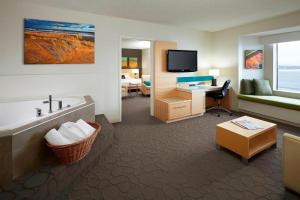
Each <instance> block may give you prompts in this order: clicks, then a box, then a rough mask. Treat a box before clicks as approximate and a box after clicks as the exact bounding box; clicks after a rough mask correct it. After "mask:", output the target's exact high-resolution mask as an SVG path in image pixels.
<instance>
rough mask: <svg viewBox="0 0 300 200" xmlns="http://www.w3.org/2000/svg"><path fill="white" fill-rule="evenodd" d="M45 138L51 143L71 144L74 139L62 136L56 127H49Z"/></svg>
mask: <svg viewBox="0 0 300 200" xmlns="http://www.w3.org/2000/svg"><path fill="white" fill-rule="evenodd" d="M45 139H46V140H47V142H48V143H49V144H52V145H67V144H72V143H74V141H72V140H69V139H68V138H65V137H64V136H62V135H61V134H60V133H59V132H58V131H57V130H56V129H51V130H50V131H49V132H48V133H47V134H46V135H45Z"/></svg>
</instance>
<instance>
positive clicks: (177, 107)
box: [174, 106, 186, 109]
mask: <svg viewBox="0 0 300 200" xmlns="http://www.w3.org/2000/svg"><path fill="white" fill-rule="evenodd" d="M185 107H186V106H176V107H174V108H175V109H179V108H185Z"/></svg>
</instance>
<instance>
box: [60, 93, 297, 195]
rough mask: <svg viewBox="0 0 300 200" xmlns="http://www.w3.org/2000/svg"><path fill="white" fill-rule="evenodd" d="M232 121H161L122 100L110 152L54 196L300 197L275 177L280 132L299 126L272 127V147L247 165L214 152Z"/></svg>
mask: <svg viewBox="0 0 300 200" xmlns="http://www.w3.org/2000/svg"><path fill="white" fill-rule="evenodd" d="M238 116H239V115H238V114H235V116H232V117H230V116H228V115H227V114H222V115H221V117H219V118H218V117H217V116H216V115H214V114H213V113H208V114H205V115H204V116H203V117H198V118H194V119H190V120H185V121H181V122H176V123H171V124H165V123H162V122H160V121H158V120H157V119H155V118H153V117H151V116H150V115H149V98H147V97H129V98H127V99H124V100H123V122H122V123H118V124H115V125H114V127H115V143H114V145H113V147H112V148H111V149H110V150H108V152H107V153H106V154H105V155H104V156H103V157H101V158H100V159H99V160H98V161H97V162H96V164H95V166H94V167H93V168H92V169H91V170H90V171H88V172H87V173H85V174H82V175H81V176H79V177H78V178H77V181H75V183H74V184H72V185H70V187H69V188H67V190H66V191H65V192H64V193H63V194H60V195H59V196H58V198H57V199H81V200H83V199H100V200H101V199H105V200H119V199H120V200H121V199H136V200H143V199H145V200H148V199H149V200H151V199H153V200H167V199H170V200H177V199H178V200H179V199H182V200H194V199H214V200H216V199H222V200H223V199H243V200H247V199H251V200H252V199H299V196H297V195H296V194H294V193H292V192H290V191H286V190H285V189H284V187H283V185H282V175H281V171H282V169H281V168H282V166H281V148H282V139H281V138H282V134H283V133H284V132H289V133H292V134H298V135H299V133H300V131H299V128H294V127H290V126H286V125H281V124H279V126H278V137H277V139H278V145H277V146H278V147H277V149H274V148H271V149H268V150H266V151H264V152H263V153H261V154H259V155H257V156H256V157H254V158H253V159H251V160H250V162H249V164H248V165H246V164H244V163H243V162H241V159H240V157H239V156H236V155H235V154H233V153H231V152H229V151H227V150H224V149H222V150H217V149H216V147H215V126H216V124H217V123H220V122H223V121H227V120H230V119H233V118H236V117H238ZM297 132H298V133H297Z"/></svg>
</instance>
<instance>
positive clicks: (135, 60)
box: [128, 57, 138, 68]
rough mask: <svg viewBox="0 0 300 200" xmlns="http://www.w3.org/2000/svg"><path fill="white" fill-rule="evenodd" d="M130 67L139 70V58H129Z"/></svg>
mask: <svg viewBox="0 0 300 200" xmlns="http://www.w3.org/2000/svg"><path fill="white" fill-rule="evenodd" d="M128 67H129V68H138V58H137V57H129V58H128Z"/></svg>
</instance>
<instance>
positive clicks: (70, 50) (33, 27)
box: [24, 19, 95, 64]
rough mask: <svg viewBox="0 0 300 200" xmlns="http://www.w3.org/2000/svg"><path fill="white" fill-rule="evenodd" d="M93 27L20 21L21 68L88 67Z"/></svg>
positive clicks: (91, 57) (91, 61)
mask: <svg viewBox="0 0 300 200" xmlns="http://www.w3.org/2000/svg"><path fill="white" fill-rule="evenodd" d="M94 49H95V26H94V25H91V24H79V23H67V22H56V21H47V20H35V19H25V20H24V64H92V63H94V62H95V61H94V60H95V58H94V57H95V55H94V54H95V53H94Z"/></svg>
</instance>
